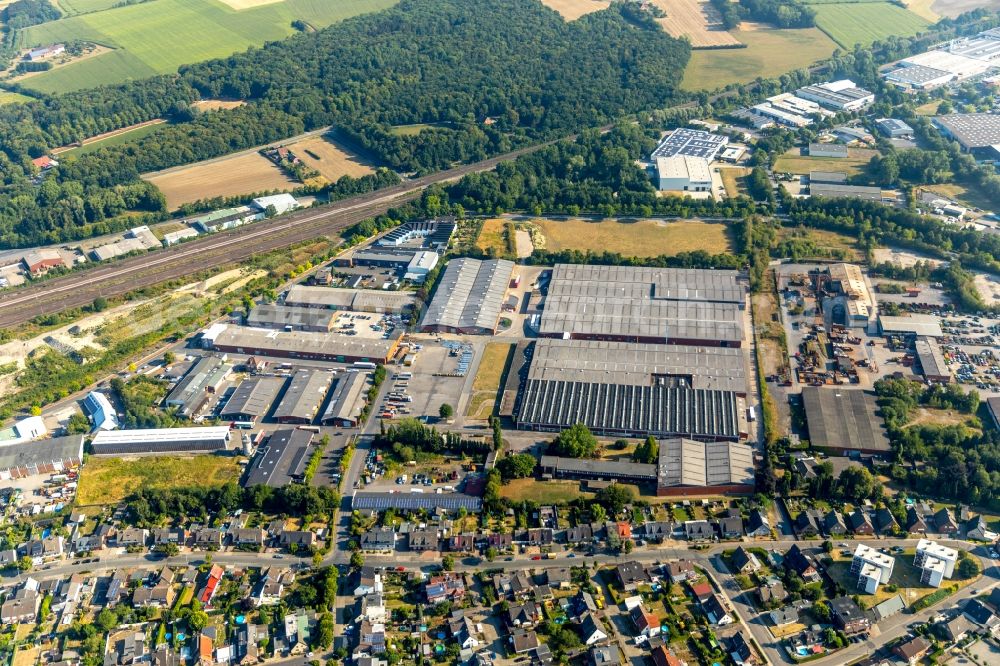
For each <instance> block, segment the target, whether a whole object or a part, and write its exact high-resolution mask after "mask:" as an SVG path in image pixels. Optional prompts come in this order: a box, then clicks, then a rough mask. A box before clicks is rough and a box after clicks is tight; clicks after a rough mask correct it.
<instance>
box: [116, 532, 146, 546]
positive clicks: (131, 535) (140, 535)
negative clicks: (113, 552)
mask: <svg viewBox="0 0 1000 666" xmlns="http://www.w3.org/2000/svg"><path fill="white" fill-rule="evenodd" d="M115 543H116V544H117V545H118V547H119V548H130V547H135V546H145V545H146V544H147V543H149V530H143V529H139V528H138V527H126V528H125V529H123V530H122V531H120V532H119V533H118V536H117V537H116V538H115Z"/></svg>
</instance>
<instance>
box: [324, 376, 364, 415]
mask: <svg viewBox="0 0 1000 666" xmlns="http://www.w3.org/2000/svg"><path fill="white" fill-rule="evenodd" d="M367 387H368V373H365V372H345V373H342V374H340V375H339V376H338V377H337V384H336V386H334V387H333V391H331V392H330V403H329V404H328V405H327V406H326V410H324V411H323V418H322V419H321V421H322V422H323V423H327V422H329V421H334V420H344V421H353V420H355V419H356V418H357V417H358V414H359V412H360V411H361V394H362V393H363V392H364V390H365V389H366V388H367Z"/></svg>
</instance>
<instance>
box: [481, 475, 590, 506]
mask: <svg viewBox="0 0 1000 666" xmlns="http://www.w3.org/2000/svg"><path fill="white" fill-rule="evenodd" d="M500 495H501V496H502V497H506V498H507V499H512V500H530V501H532V502H538V503H540V504H549V503H553V502H572V501H573V500H575V499H578V498H580V497H589V496H590V495H589V493H583V492H581V491H580V483H579V482H578V481H538V480H536V479H514V480H513V481H510V482H509V483H506V484H504V486H503V488H501V489H500Z"/></svg>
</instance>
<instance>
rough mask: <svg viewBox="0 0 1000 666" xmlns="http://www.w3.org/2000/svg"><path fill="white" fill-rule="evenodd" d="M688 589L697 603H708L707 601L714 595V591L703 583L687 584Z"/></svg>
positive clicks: (709, 585) (707, 584)
mask: <svg viewBox="0 0 1000 666" xmlns="http://www.w3.org/2000/svg"><path fill="white" fill-rule="evenodd" d="M688 587H690V588H691V595H692V596H693V597H694V598H695V599H696V600H697V601H698V603H702V602H705V601H708V599H709V598H710V597H711V596H712V595H713V594H715V590H713V589H712V586H711V584H709V583H708V582H705V581H702V582H700V583H688Z"/></svg>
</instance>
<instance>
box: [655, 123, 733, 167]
mask: <svg viewBox="0 0 1000 666" xmlns="http://www.w3.org/2000/svg"><path fill="white" fill-rule="evenodd" d="M727 143H729V138H728V137H725V136H721V135H719V134H711V133H709V132H705V131H702V130H695V129H688V128H687V127H679V128H677V129H675V130H673V131H672V132H670V133H669V134H667V135H666V136H664V137H663V140H662V141H660V145H658V146H657V147H656V150H654V151H653V154H652V155H651V156H650V159H651V160H652V161H654V162H655V161H656V158H657V157H673V156H674V155H687V156H689V157H701V158H704V159H706V160H708V161H712V160H713V159H715V156H716V155H717V154H718V153H719V151H720V150H722V149H723V148H724V147H725V146H726V144H727Z"/></svg>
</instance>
